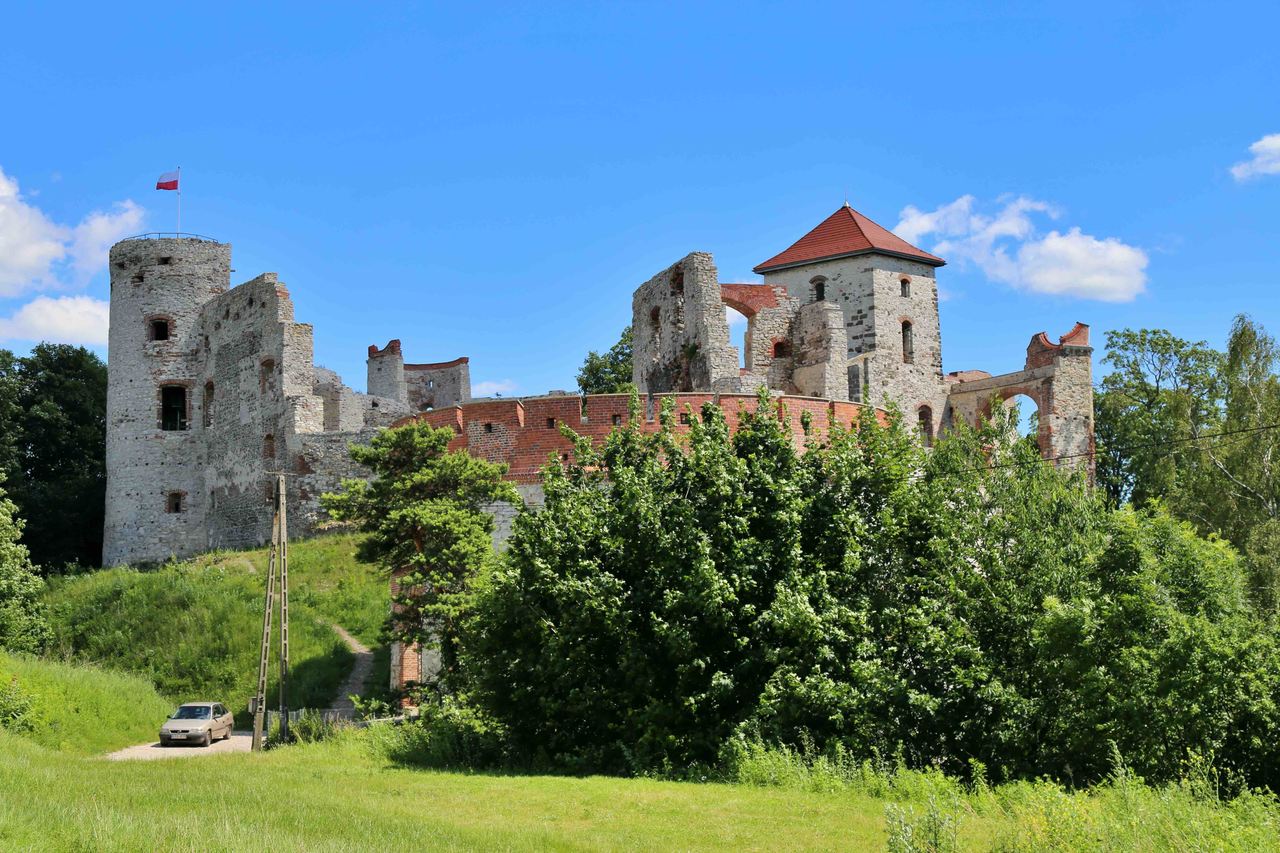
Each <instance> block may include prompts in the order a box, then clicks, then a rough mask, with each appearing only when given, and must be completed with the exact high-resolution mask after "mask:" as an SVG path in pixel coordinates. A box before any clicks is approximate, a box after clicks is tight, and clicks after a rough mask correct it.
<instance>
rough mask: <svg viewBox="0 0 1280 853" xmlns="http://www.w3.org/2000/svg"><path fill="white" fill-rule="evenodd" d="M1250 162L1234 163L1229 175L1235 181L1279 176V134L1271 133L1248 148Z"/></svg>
mask: <svg viewBox="0 0 1280 853" xmlns="http://www.w3.org/2000/svg"><path fill="white" fill-rule="evenodd" d="M1249 153H1250V154H1252V155H1253V159H1252V160H1245V161H1244V162H1242V163H1236V164H1235V165H1234V166H1232V167H1231V175H1232V177H1234V178H1235V179H1236V180H1237V181H1247V180H1249V179H1250V178H1259V177H1262V176H1263V175H1280V133H1272V134H1269V135H1267V136H1264V137H1262V138H1261V139H1259V140H1258V141H1257V142H1255V143H1253V144H1252V145H1250V146H1249Z"/></svg>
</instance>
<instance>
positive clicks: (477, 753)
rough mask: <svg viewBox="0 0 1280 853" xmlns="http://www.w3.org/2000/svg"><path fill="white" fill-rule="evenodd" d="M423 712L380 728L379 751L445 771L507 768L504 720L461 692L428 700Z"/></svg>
mask: <svg viewBox="0 0 1280 853" xmlns="http://www.w3.org/2000/svg"><path fill="white" fill-rule="evenodd" d="M419 710H420V711H421V713H420V715H419V716H418V717H417V718H416V719H413V720H410V721H408V722H405V723H404V724H402V725H398V726H385V725H381V726H378V727H376V729H375V734H374V735H373V737H374V738H375V741H374V742H375V744H376V748H377V749H378V751H379V752H380V753H381V754H382V755H384V756H386V758H387V759H388V760H390V761H393V762H395V763H396V764H403V765H409V766H414V767H431V768H435V769H443V770H474V769H478V768H493V767H502V766H504V765H505V764H506V763H507V750H506V733H505V731H504V730H503V727H502V726H501V724H499V723H497V722H496V721H494V720H493V719H492V718H490V717H488V716H487V715H485V714H484V713H483V712H480V711H478V710H476V709H475V708H474V707H472V706H471V705H469V704H468V703H466V702H464V701H459V700H458V699H457V698H456V697H452V696H444V697H440V698H439V699H437V700H435V701H432V702H427V703H423V704H422V705H421V707H420V709H419Z"/></svg>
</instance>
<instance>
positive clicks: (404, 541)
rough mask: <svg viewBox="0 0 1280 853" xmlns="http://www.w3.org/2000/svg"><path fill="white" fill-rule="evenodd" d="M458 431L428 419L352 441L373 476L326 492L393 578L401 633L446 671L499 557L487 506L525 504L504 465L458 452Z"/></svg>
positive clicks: (372, 559)
mask: <svg viewBox="0 0 1280 853" xmlns="http://www.w3.org/2000/svg"><path fill="white" fill-rule="evenodd" d="M453 436H454V433H453V430H451V429H449V428H447V427H442V428H440V429H436V428H434V427H432V426H431V425H430V424H416V423H414V424H407V425H405V426H402V427H398V428H396V429H388V430H383V431H382V432H380V433H378V434H377V435H376V436H374V437H373V439H372V440H371V441H370V443H369V444H368V445H352V446H351V458H352V459H354V460H355V461H356V462H358V463H360V464H361V465H363V466H365V467H366V468H368V469H369V470H371V471H372V472H373V474H374V479H373V480H372V482H369V481H366V480H344V481H343V483H342V491H341V492H339V493H334V494H326V495H324V497H323V498H322V500H323V503H324V506H325V508H326V509H327V510H328V512H329V514H330V516H331V517H333V518H334V519H335V520H337V521H344V522H352V523H355V524H356V525H357V526H358V527H359V529H360V530H361V531H362V532H364V533H366V534H368V535H367V536H366V538H365V539H364V540H363V541H362V542H361V543H360V547H359V549H358V551H357V556H358V557H359V559H361V560H363V561H365V562H368V563H374V564H376V565H378V566H380V567H382V568H383V569H384V570H385V571H386V572H387V574H388V575H389V576H391V577H394V579H395V583H396V592H395V595H394V603H395V605H396V608H395V611H394V613H393V621H392V630H393V632H394V633H395V634H396V636H397V637H398V638H400V639H402V640H404V641H405V642H409V643H421V644H424V645H428V646H436V647H438V648H439V649H440V651H441V660H442V664H443V674H444V675H445V676H446V677H447V676H448V674H449V673H450V672H451V671H452V669H453V667H454V661H455V660H456V656H457V652H456V638H457V633H458V621H459V619H460V617H461V615H462V613H463V612H464V610H465V608H466V606H467V601H468V597H469V589H470V584H471V580H472V578H474V577H475V576H476V574H477V573H478V572H479V571H480V570H481V569H482V568H484V567H485V566H486V565H487V564H488V562H489V561H490V560H491V559H492V556H493V549H492V545H491V541H490V533H491V531H492V529H493V519H492V518H491V517H490V516H489V515H488V514H487V513H486V512H484V509H483V508H484V507H485V506H486V505H488V504H491V503H493V502H495V501H509V502H511V503H517V502H518V501H519V496H518V495H517V494H516V491H515V488H514V487H512V486H511V485H510V484H509V483H506V482H505V481H503V479H502V475H503V474H505V473H506V470H507V469H506V466H505V465H495V464H493V463H491V462H486V461H485V460H483V459H478V458H476V457H474V456H471V455H470V454H468V453H466V452H465V451H460V452H453V453H450V452H449V451H448V446H449V442H450V441H451V440H452V439H453Z"/></svg>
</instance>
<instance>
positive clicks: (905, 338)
mask: <svg viewBox="0 0 1280 853" xmlns="http://www.w3.org/2000/svg"><path fill="white" fill-rule="evenodd" d="M915 360H916V341H915V332H914V330H913V329H912V328H911V321H910V320H903V321H902V363H903V364H912V363H914V362H915Z"/></svg>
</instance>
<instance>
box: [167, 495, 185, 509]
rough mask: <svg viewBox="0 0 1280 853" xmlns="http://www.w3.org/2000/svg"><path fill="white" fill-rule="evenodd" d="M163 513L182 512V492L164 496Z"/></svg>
mask: <svg viewBox="0 0 1280 853" xmlns="http://www.w3.org/2000/svg"><path fill="white" fill-rule="evenodd" d="M164 511H165V512H169V513H174V512H182V492H170V493H169V494H167V495H165V499H164Z"/></svg>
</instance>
